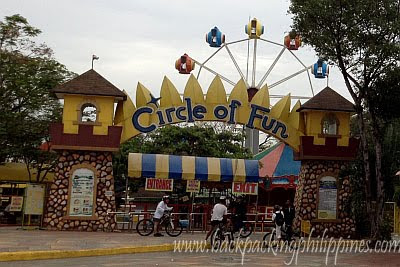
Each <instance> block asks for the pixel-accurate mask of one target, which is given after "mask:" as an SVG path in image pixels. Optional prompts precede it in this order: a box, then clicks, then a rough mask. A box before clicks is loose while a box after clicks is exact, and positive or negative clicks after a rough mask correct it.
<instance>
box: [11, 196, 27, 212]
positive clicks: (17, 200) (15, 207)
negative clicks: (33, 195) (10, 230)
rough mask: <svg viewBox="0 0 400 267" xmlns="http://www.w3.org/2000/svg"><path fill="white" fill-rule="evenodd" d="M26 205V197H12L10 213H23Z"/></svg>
mask: <svg viewBox="0 0 400 267" xmlns="http://www.w3.org/2000/svg"><path fill="white" fill-rule="evenodd" d="M22 204H24V197H19V196H12V197H11V206H10V211H21V210H22Z"/></svg>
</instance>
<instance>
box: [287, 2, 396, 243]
mask: <svg viewBox="0 0 400 267" xmlns="http://www.w3.org/2000/svg"><path fill="white" fill-rule="evenodd" d="M290 12H291V13H292V14H293V28H294V30H296V31H297V32H299V33H300V34H301V35H302V37H303V41H304V42H305V43H307V44H309V45H311V46H312V47H313V48H314V49H315V50H316V51H317V53H318V55H319V56H320V57H322V58H324V59H325V60H328V61H330V62H332V63H334V64H336V65H337V66H338V67H339V70H340V72H341V73H342V76H343V78H344V81H345V84H346V87H347V89H348V91H349V93H350V95H351V96H352V98H353V100H354V103H355V107H356V112H357V127H358V129H357V132H358V134H359V136H360V137H361V147H362V151H361V155H362V157H361V158H362V161H361V165H359V166H358V167H361V168H360V169H362V171H363V172H362V173H361V174H357V175H359V176H358V178H359V179H358V178H357V179H356V180H357V181H358V182H359V183H360V184H362V185H364V192H365V194H364V195H363V196H360V197H364V199H365V203H366V209H367V213H368V217H369V218H368V222H369V223H370V224H371V236H373V237H374V238H378V236H379V235H380V233H379V231H380V230H382V231H383V230H384V221H383V215H382V214H383V207H384V205H383V202H384V200H385V197H386V198H387V197H388V194H391V193H393V192H391V188H392V180H391V179H390V177H392V176H393V173H391V171H392V168H393V166H394V165H393V162H394V160H393V154H391V153H392V152H393V150H392V149H391V148H390V147H388V146H387V145H386V142H387V139H388V138H391V137H390V136H388V133H387V127H388V124H390V123H391V121H392V120H395V119H397V118H399V116H400V113H399V111H398V109H397V107H396V105H397V103H399V100H400V93H399V88H400V86H399V84H400V78H399V75H398V72H399V70H400V61H399V58H400V46H399V41H400V2H399V1H398V0H364V1H352V0H340V1H337V0H292V1H291V6H290ZM390 142H391V140H389V143H390ZM389 165H391V166H389ZM371 170H374V171H373V172H372V171H371ZM392 191H393V190H392ZM374 198H375V199H374ZM374 200H375V201H376V203H377V204H376V205H375V208H373V205H372V204H373V203H372V201H374ZM381 227H382V228H381Z"/></svg>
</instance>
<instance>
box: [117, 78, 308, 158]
mask: <svg viewBox="0 0 400 267" xmlns="http://www.w3.org/2000/svg"><path fill="white" fill-rule="evenodd" d="M290 103H291V98H290V94H289V95H287V96H285V97H283V98H282V99H281V100H279V101H278V102H277V103H276V104H275V105H274V106H273V107H272V108H271V107H270V98H269V91H268V87H267V86H266V85H265V86H263V87H262V88H261V89H260V90H258V92H257V93H256V95H255V96H254V97H253V99H252V101H250V102H249V100H248V94H247V87H246V84H245V82H244V81H243V80H240V81H239V82H238V83H237V84H236V86H235V87H234V88H233V89H232V92H231V93H230V95H229V97H227V94H226V91H225V88H224V86H223V84H222V82H221V79H220V78H219V77H218V76H216V77H215V78H214V80H213V81H212V83H211V85H210V87H209V88H208V91H207V94H206V96H205V97H204V94H203V90H202V88H201V87H200V84H199V83H198V81H197V79H196V78H195V77H194V76H193V75H191V76H190V77H189V80H188V82H187V84H186V87H185V90H184V94H183V98H182V97H181V96H180V94H179V93H178V91H177V90H176V88H175V86H174V85H173V84H172V82H171V81H170V80H169V79H168V78H167V77H165V78H164V80H163V83H162V86H161V91H160V97H158V98H156V97H154V96H153V95H152V94H151V93H150V91H149V90H148V89H147V88H145V87H144V86H143V85H142V84H140V83H139V84H138V86H137V90H136V106H135V105H134V104H133V102H132V100H131V99H130V98H129V97H128V99H127V100H126V101H124V102H122V101H121V102H120V103H118V106H117V110H116V115H115V123H116V124H117V125H119V126H123V132H122V138H121V142H124V141H126V140H128V139H130V138H132V137H134V136H136V135H139V134H141V133H149V132H151V131H154V130H155V129H157V127H160V126H165V125H169V124H174V123H181V122H195V121H221V122H226V123H228V124H242V125H246V127H248V128H252V129H258V130H260V131H263V132H265V133H268V134H271V135H273V136H275V137H276V138H278V139H280V140H282V141H284V142H285V143H287V144H288V145H290V146H291V147H292V148H293V149H294V150H295V151H298V146H299V144H300V136H302V135H304V134H303V133H302V132H301V131H300V130H299V129H300V128H301V127H300V125H301V121H300V114H299V113H298V112H296V110H297V109H298V108H299V107H300V102H299V101H298V102H297V103H296V105H295V106H294V107H293V108H292V110H290Z"/></svg>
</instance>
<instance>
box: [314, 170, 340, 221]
mask: <svg viewBox="0 0 400 267" xmlns="http://www.w3.org/2000/svg"><path fill="white" fill-rule="evenodd" d="M336 211H337V180H336V178H335V177H332V176H324V177H322V178H321V179H320V181H319V202H318V219H336Z"/></svg>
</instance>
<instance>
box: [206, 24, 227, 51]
mask: <svg viewBox="0 0 400 267" xmlns="http://www.w3.org/2000/svg"><path fill="white" fill-rule="evenodd" d="M206 42H207V43H208V44H210V46H211V47H221V45H222V44H223V43H225V34H223V33H222V32H221V31H220V30H219V29H218V27H214V28H212V29H211V31H210V32H209V33H207V34H206Z"/></svg>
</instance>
